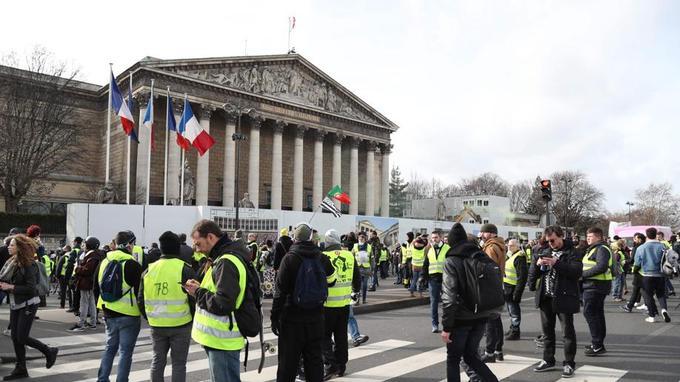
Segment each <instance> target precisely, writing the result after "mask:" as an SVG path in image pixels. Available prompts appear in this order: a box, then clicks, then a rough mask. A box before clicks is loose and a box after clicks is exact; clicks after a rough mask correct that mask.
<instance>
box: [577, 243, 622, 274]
mask: <svg viewBox="0 0 680 382" xmlns="http://www.w3.org/2000/svg"><path fill="white" fill-rule="evenodd" d="M602 246H603V247H605V248H606V249H607V251H608V252H609V265H608V266H607V271H606V272H604V273H600V274H599V275H595V276H592V277H588V278H587V280H600V281H608V280H611V279H612V270H611V268H612V258H613V257H614V256H612V250H611V249H609V247H607V246H606V245H602ZM599 247H600V245H598V246H596V247H594V248H593V249H591V250H590V251H588V254H587V255H586V256H583V271H584V272H585V271H587V270H588V269H591V268H592V267H594V266H595V264H597V262H596V261H595V260H591V259H590V256H592V255H593V254H594V253H595V252H596V251H597V249H598V248H599Z"/></svg>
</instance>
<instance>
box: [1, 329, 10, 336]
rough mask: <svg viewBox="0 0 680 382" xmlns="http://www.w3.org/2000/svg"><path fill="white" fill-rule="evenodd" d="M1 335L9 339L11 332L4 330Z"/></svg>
mask: <svg viewBox="0 0 680 382" xmlns="http://www.w3.org/2000/svg"><path fill="white" fill-rule="evenodd" d="M2 334H4V335H6V336H7V337H11V336H12V330H10V329H5V330H3V331H2Z"/></svg>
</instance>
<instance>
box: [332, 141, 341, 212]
mask: <svg viewBox="0 0 680 382" xmlns="http://www.w3.org/2000/svg"><path fill="white" fill-rule="evenodd" d="M343 139H344V136H342V135H341V134H338V133H336V135H335V140H334V142H333V180H332V182H333V186H335V185H338V186H340V187H342V140H343ZM334 203H335V206H336V207H338V209H339V208H340V207H341V206H340V202H338V201H337V200H334Z"/></svg>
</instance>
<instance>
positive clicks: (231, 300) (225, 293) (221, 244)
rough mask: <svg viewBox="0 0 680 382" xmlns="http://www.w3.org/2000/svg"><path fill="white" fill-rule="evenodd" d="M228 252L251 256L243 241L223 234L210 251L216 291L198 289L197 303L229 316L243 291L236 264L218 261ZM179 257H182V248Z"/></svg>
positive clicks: (208, 309) (211, 311) (244, 256)
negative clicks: (234, 239) (231, 238)
mask: <svg viewBox="0 0 680 382" xmlns="http://www.w3.org/2000/svg"><path fill="white" fill-rule="evenodd" d="M228 253H229V254H234V255H238V256H240V257H241V258H243V259H246V260H247V259H249V258H250V251H249V250H248V248H246V246H245V245H244V244H243V241H241V240H237V241H232V240H230V239H229V237H228V236H227V235H224V236H222V237H221V238H220V240H219V241H217V243H215V245H214V246H213V248H212V250H211V251H210V258H211V259H212V261H213V263H212V264H213V265H212V267H213V268H212V278H213V282H214V283H215V293H213V292H210V291H208V290H207V289H205V288H198V290H197V291H196V305H197V306H199V307H200V308H201V309H205V310H207V311H208V312H210V313H212V314H215V315H218V316H228V315H229V314H231V312H233V311H234V310H236V300H237V299H238V295H239V293H240V292H241V288H240V287H239V273H238V269H237V268H236V265H234V263H232V262H231V261H229V260H226V261H225V260H222V261H217V259H219V258H220V257H222V255H224V254H228ZM179 258H180V259H182V254H181V248H180V255H179Z"/></svg>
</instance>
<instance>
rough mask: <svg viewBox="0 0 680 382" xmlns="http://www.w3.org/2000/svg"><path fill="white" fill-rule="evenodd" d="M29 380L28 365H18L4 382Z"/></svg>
mask: <svg viewBox="0 0 680 382" xmlns="http://www.w3.org/2000/svg"><path fill="white" fill-rule="evenodd" d="M21 378H28V370H26V365H19V364H17V365H16V366H15V367H14V370H12V372H11V373H10V374H9V375H8V376H6V377H4V378H3V379H2V380H3V381H13V380H15V379H21Z"/></svg>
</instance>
